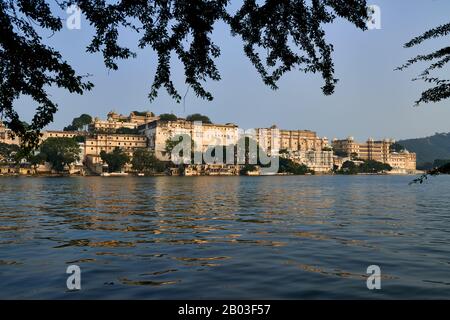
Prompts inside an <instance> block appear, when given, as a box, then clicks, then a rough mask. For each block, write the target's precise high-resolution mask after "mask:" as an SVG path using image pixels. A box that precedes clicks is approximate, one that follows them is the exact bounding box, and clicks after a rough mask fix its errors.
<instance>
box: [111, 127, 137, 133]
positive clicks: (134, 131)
mask: <svg viewBox="0 0 450 320" xmlns="http://www.w3.org/2000/svg"><path fill="white" fill-rule="evenodd" d="M116 133H118V134H138V133H139V131H138V129H136V128H135V129H131V128H119V129H117V130H116Z"/></svg>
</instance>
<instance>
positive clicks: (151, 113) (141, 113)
mask: <svg viewBox="0 0 450 320" xmlns="http://www.w3.org/2000/svg"><path fill="white" fill-rule="evenodd" d="M132 113H134V115H136V116H146V115H147V113H149V114H150V115H151V116H152V117H154V116H155V114H154V113H153V112H150V111H136V110H135V111H133V112H132Z"/></svg>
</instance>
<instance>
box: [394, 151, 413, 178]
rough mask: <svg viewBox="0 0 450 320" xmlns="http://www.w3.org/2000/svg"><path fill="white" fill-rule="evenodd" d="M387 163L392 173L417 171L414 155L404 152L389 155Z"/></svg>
mask: <svg viewBox="0 0 450 320" xmlns="http://www.w3.org/2000/svg"><path fill="white" fill-rule="evenodd" d="M387 163H388V164H389V165H390V166H391V167H392V169H393V170H392V171H393V172H394V173H415V172H416V169H417V164H416V163H417V157H416V154H415V153H411V152H408V151H406V150H405V151H403V152H399V153H396V152H393V153H391V154H389V159H388V162H387Z"/></svg>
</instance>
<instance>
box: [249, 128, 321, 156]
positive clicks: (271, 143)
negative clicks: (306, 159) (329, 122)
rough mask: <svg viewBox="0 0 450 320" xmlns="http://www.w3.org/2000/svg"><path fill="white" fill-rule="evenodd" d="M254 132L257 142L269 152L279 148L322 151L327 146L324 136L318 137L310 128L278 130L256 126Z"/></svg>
mask: <svg viewBox="0 0 450 320" xmlns="http://www.w3.org/2000/svg"><path fill="white" fill-rule="evenodd" d="M255 133H256V138H257V141H258V144H259V145H260V146H261V147H262V148H263V149H264V150H266V152H267V153H269V154H276V153H277V152H278V151H279V150H286V151H288V152H297V151H322V150H323V149H324V148H327V147H328V146H329V145H328V139H327V138H326V137H324V138H320V137H319V136H318V135H317V133H316V132H314V131H310V130H280V129H278V128H277V127H276V126H272V127H271V128H268V129H266V128H258V129H256V132H255Z"/></svg>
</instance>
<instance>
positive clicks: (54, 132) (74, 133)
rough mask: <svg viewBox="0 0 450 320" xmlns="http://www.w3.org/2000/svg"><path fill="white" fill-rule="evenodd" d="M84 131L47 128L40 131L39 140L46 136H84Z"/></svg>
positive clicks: (44, 138) (43, 139)
mask: <svg viewBox="0 0 450 320" xmlns="http://www.w3.org/2000/svg"><path fill="white" fill-rule="evenodd" d="M86 134H87V133H86V132H83V131H57V130H49V131H44V132H42V137H41V140H42V141H45V140H47V139H48V138H73V137H77V136H86Z"/></svg>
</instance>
